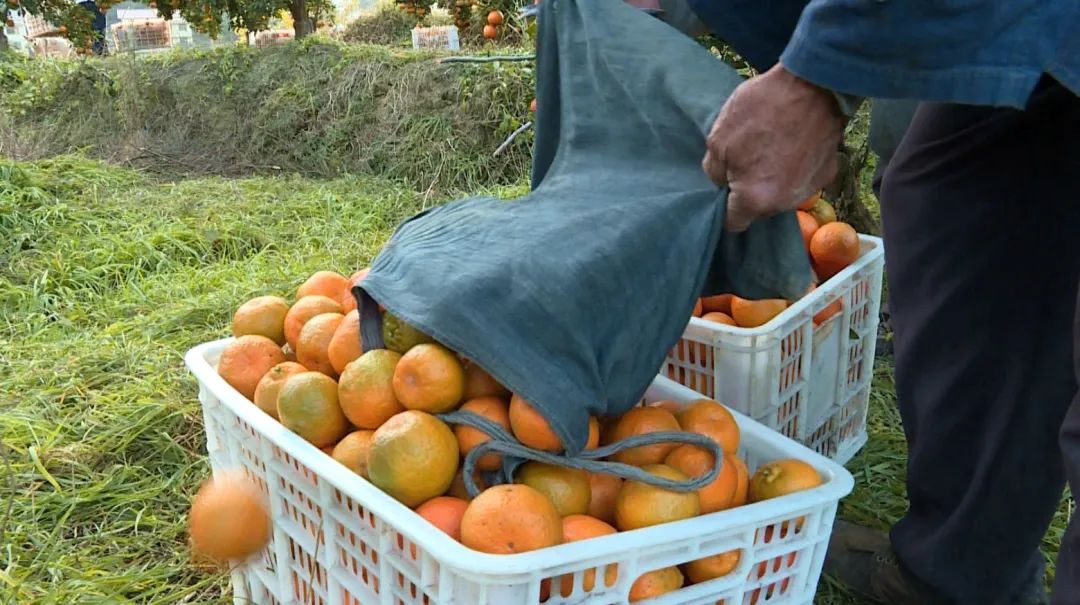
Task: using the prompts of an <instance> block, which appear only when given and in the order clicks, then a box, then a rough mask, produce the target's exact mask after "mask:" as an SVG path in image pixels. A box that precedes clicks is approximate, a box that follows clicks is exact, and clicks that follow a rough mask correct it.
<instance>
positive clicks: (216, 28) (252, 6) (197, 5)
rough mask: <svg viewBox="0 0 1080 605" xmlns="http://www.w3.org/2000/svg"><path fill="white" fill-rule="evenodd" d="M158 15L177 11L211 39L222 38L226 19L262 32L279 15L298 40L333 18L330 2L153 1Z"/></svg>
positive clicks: (169, 15) (243, 0)
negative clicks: (290, 23) (289, 21)
mask: <svg viewBox="0 0 1080 605" xmlns="http://www.w3.org/2000/svg"><path fill="white" fill-rule="evenodd" d="M156 1H157V9H158V13H159V14H160V15H161V16H162V17H164V18H166V19H170V18H171V17H172V14H173V12H174V11H179V13H180V15H181V16H183V17H184V20H185V21H187V22H188V23H190V24H191V26H192V27H193V28H194V29H196V30H198V31H200V32H203V33H205V34H207V35H209V36H211V37H217V36H218V35H219V34H221V24H222V23H223V22H225V19H228V22H229V23H230V24H231V25H232V27H233V28H234V29H245V30H248V31H261V30H264V29H268V27H269V25H270V20H271V19H273V18H275V17H277V16H278V15H279V14H280V13H281V12H282V11H286V12H289V13H290V14H291V15H292V18H293V20H294V25H293V27H294V29H295V32H296V37H297V38H302V37H304V36H306V35H307V34H310V33H311V32H313V31H314V25H313V24H314V23H315V22H317V21H319V20H320V19H330V18H332V17H333V15H334V5H333V2H332V1H331V0H156Z"/></svg>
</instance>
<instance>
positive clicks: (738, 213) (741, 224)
mask: <svg viewBox="0 0 1080 605" xmlns="http://www.w3.org/2000/svg"><path fill="white" fill-rule="evenodd" d="M756 218H757V216H756V215H755V214H754V213H752V212H748V211H747V207H746V201H745V199H743V197H742V196H741V195H739V191H738V190H737V189H733V190H731V191H730V192H728V198H727V212H725V213H724V230H725V231H732V232H734V233H739V232H741V231H746V230H747V229H749V228H750V223H752V222H754V219H756Z"/></svg>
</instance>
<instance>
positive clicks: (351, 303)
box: [338, 267, 371, 313]
mask: <svg viewBox="0 0 1080 605" xmlns="http://www.w3.org/2000/svg"><path fill="white" fill-rule="evenodd" d="M370 271H371V268H370V267H368V268H365V269H360V270H359V271H357V272H356V273H353V274H352V275H350V276H349V279H348V280H347V281H346V283H345V291H344V292H342V293H341V299H340V300H338V302H339V303H341V308H342V309H343V312H344V313H348V312H349V311H355V310H356V297H355V296H353V292H352V289H353V288H354V287H355V286H356V284H359V283H360V282H361V281H363V279H364V278H365V277H367V274H368V272H370Z"/></svg>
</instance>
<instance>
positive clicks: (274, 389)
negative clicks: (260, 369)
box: [253, 361, 308, 420]
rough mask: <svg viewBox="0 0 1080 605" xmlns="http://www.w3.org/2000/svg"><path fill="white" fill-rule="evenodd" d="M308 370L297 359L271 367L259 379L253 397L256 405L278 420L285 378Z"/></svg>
mask: <svg viewBox="0 0 1080 605" xmlns="http://www.w3.org/2000/svg"><path fill="white" fill-rule="evenodd" d="M307 371H308V369H307V368H305V367H304V366H302V365H300V364H298V363H296V362H295V361H283V362H281V363H279V364H277V365H276V366H274V367H272V368H270V371H269V372H267V373H266V375H264V376H263V377H262V379H261V380H259V384H258V385H256V387H255V396H254V398H253V401H254V402H255V405H257V406H259V409H260V410H262V411H264V412H266V413H267V414H270V415H271V416H273V418H274V420H277V417H278V415H277V401H278V395H279V394H280V393H281V387H282V385H284V384H285V379H286V378H288V377H289V376H292V375H293V374H299V373H300V372H307Z"/></svg>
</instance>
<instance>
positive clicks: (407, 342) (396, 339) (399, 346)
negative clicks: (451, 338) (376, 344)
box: [382, 313, 435, 355]
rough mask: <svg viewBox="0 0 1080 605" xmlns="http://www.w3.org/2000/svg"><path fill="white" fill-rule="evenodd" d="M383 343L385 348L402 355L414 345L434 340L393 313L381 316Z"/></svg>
mask: <svg viewBox="0 0 1080 605" xmlns="http://www.w3.org/2000/svg"><path fill="white" fill-rule="evenodd" d="M382 335H383V342H384V343H385V344H386V348H387V349H390V350H391V351H396V352H398V353H401V354H402V355H404V354H405V353H407V352H408V351H409V349H411V348H413V347H415V346H416V345H420V344H424V343H431V342H435V339H434V338H432V337H430V336H428V335H427V334H424V333H423V332H421V331H420V330H418V329H417V328H414V327H413V326H411V325H409V324H407V323H405V322H404V321H402V320H400V319H398V317H397V315H394V314H393V313H385V314H383V325H382Z"/></svg>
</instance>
